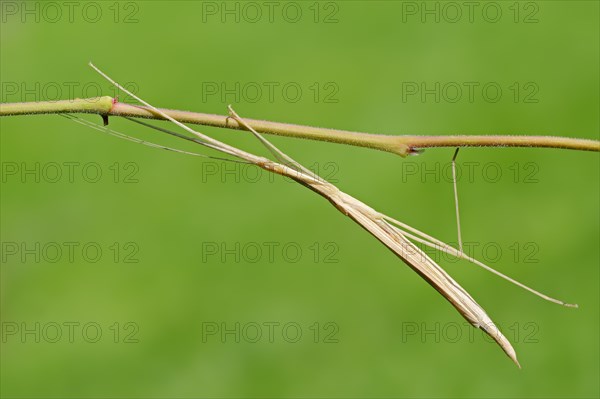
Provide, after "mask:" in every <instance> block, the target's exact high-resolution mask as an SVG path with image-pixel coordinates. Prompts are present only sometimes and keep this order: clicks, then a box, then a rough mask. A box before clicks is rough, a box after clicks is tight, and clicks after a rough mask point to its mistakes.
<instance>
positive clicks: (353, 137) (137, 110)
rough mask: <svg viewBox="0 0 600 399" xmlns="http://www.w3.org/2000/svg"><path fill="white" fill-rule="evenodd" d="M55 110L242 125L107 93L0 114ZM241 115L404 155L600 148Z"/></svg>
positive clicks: (265, 127)
mask: <svg viewBox="0 0 600 399" xmlns="http://www.w3.org/2000/svg"><path fill="white" fill-rule="evenodd" d="M157 111H160V112H157ZM58 113H95V114H99V115H102V116H104V117H105V118H106V117H109V116H127V117H134V118H147V119H159V120H165V119H169V120H176V121H178V122H182V123H191V124H196V125H204V126H214V127H219V128H227V129H236V130H245V128H244V126H242V125H241V124H240V123H239V121H238V120H236V119H235V118H230V117H229V116H225V115H213V114H204V113H199V112H189V111H178V110H170V109H162V108H160V109H159V108H154V107H152V108H150V107H148V106H137V105H131V104H125V103H120V102H117V101H115V100H114V99H113V98H112V97H108V96H105V97H95V98H87V99H75V100H61V101H42V102H29V103H3V104H0V117H1V116H11V115H32V114H58ZM167 117H168V118H167ZM244 121H245V122H246V123H247V124H248V125H249V126H251V127H252V128H253V129H254V130H256V131H257V132H258V133H267V134H274V135H279V136H287V137H296V138H303V139H311V140H320V141H328V142H332V143H340V144H348V145H354V146H359V147H367V148H373V149H376V150H381V151H387V152H391V153H394V154H398V155H400V156H403V157H405V156H407V155H411V154H418V153H419V150H420V149H423V148H431V147H540V148H562V149H570V150H582V151H600V141H598V140H589V139H579V138H570V137H554V136H510V135H501V136H497V135H487V136H486V135H473V136H466V135H462V136H435V135H432V136H417V135H399V136H392V135H383V134H370V133H361V132H351V131H346V130H337V129H327V128H321V127H312V126H304V125H294V124H288V123H279V122H269V121H263V120H256V119H244Z"/></svg>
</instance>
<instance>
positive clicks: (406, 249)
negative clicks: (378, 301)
mask: <svg viewBox="0 0 600 399" xmlns="http://www.w3.org/2000/svg"><path fill="white" fill-rule="evenodd" d="M90 66H91V67H92V68H93V69H94V70H95V71H96V72H98V73H99V74H100V75H101V76H102V77H103V78H105V79H106V80H108V81H109V82H110V83H111V84H113V85H114V86H115V87H117V88H118V89H120V90H122V91H123V92H125V93H127V94H128V95H129V96H131V98H134V99H136V100H137V101H138V102H139V103H141V104H143V105H145V106H146V107H147V108H146V109H148V110H150V111H151V112H153V113H154V114H156V115H158V116H160V117H162V118H164V119H166V120H168V121H170V122H172V123H173V124H175V125H176V126H177V127H179V128H181V129H183V130H184V131H185V132H187V133H189V134H191V135H192V136H188V135H187V134H182V133H177V132H174V131H171V130H168V129H164V128H161V127H157V126H154V125H152V124H149V123H146V122H143V121H139V120H134V119H131V118H127V119H129V120H132V121H134V122H137V123H139V124H142V125H144V126H147V127H150V128H152V129H155V130H158V131H160V132H163V133H167V134H170V135H174V136H176V137H179V138H182V139H185V140H188V141H192V142H194V143H197V144H200V145H202V146H205V147H208V148H210V149H213V150H216V151H218V152H220V153H223V154H226V155H228V156H231V157H233V158H219V159H225V160H228V161H234V162H241V163H248V164H253V165H255V166H257V167H259V168H262V169H264V170H266V171H268V172H271V173H275V174H278V175H282V176H285V177H288V178H290V179H292V180H294V181H296V182H297V183H299V184H301V185H303V186H305V187H307V188H309V189H310V190H312V191H314V192H315V193H317V194H319V195H320V196H322V197H324V198H325V199H327V200H328V201H329V202H330V203H331V204H332V205H333V206H334V207H335V208H336V209H338V210H339V211H340V212H341V213H342V214H344V215H345V216H347V217H349V218H350V219H352V220H353V221H355V222H356V223H357V224H358V225H360V226H361V227H362V228H363V229H365V230H366V231H367V232H369V233H370V234H371V235H372V236H374V237H375V238H376V239H377V240H379V241H380V242H381V243H382V244H383V245H385V246H386V247H387V248H388V249H390V250H391V251H392V252H393V253H394V254H396V256H398V257H399V258H400V259H401V260H402V261H404V263H406V264H407V265H408V266H409V267H410V268H412V269H413V270H414V271H415V272H417V273H418V274H419V275H420V276H421V277H422V278H423V279H424V280H425V281H427V282H428V283H429V284H430V285H431V286H433V288H435V289H436V290H437V291H438V292H439V293H440V294H441V295H442V296H443V297H444V298H446V300H448V302H450V304H452V306H454V308H456V310H457V311H458V312H459V313H460V314H461V315H462V316H463V317H464V318H465V319H466V320H467V321H468V322H469V323H470V324H471V325H473V326H474V327H476V328H480V329H482V330H483V331H484V332H485V333H486V334H488V335H489V336H490V337H491V338H492V339H494V341H495V342H496V343H497V344H498V345H499V346H500V347H501V348H502V350H503V351H504V352H505V353H506V355H507V356H508V357H509V358H510V359H511V360H512V361H513V362H514V363H515V364H516V365H517V366H519V367H521V366H520V364H519V362H518V360H517V355H516V352H515V350H514V348H513V347H512V345H511V343H510V342H509V341H508V339H507V338H506V337H505V336H504V335H503V334H502V332H501V331H500V329H499V328H498V327H497V326H496V324H494V322H493V321H492V319H491V318H490V317H489V316H488V315H487V313H486V312H485V310H484V309H483V308H482V307H481V306H480V305H479V304H478V303H477V302H476V301H475V300H474V299H473V298H472V297H471V295H469V293H468V292H467V291H466V290H465V289H464V288H462V287H461V286H460V285H459V284H458V283H457V282H456V281H455V280H454V279H453V278H452V277H451V276H450V275H449V274H448V273H447V272H446V271H444V270H443V269H442V268H441V267H440V266H439V265H438V264H437V263H436V262H435V261H433V260H432V259H431V258H430V257H429V256H428V255H427V254H426V253H425V252H424V251H423V250H422V249H420V248H419V247H418V246H417V245H416V244H414V243H413V241H414V242H417V243H421V244H423V245H426V246H429V247H433V248H435V249H437V250H440V251H443V252H446V253H448V254H451V255H453V256H456V257H458V258H460V259H464V260H467V261H469V262H471V263H473V264H475V265H477V266H479V267H482V268H484V269H486V270H488V271H490V272H492V273H494V274H496V275H498V276H500V277H502V278H503V279H506V280H508V281H510V282H512V283H513V284H516V285H518V286H519V287H521V288H523V289H525V290H528V291H530V292H532V293H533V294H535V295H538V296H540V297H541V298H543V299H545V300H548V301H551V302H554V303H557V304H560V305H564V306H569V307H576V306H577V305H572V304H568V303H565V302H562V301H560V300H557V299H554V298H551V297H549V296H547V295H544V294H542V293H540V292H538V291H536V290H534V289H532V288H530V287H528V286H525V285H524V284H521V283H520V282H518V281H515V280H513V279H512V278H510V277H508V276H506V275H504V274H502V273H500V272H498V271H496V270H494V269H492V268H491V267H489V266H487V265H485V264H483V263H482V262H480V261H478V260H476V259H474V258H472V257H470V256H468V255H467V254H465V253H464V252H463V249H462V239H461V237H460V218H459V214H458V193H457V189H456V178H455V179H454V180H455V186H454V197H455V201H456V217H457V228H458V235H459V240H458V241H459V249H456V248H454V247H452V246H450V245H448V244H446V243H444V242H442V241H440V240H438V239H436V238H434V237H432V236H430V235H427V234H425V233H423V232H421V231H419V230H417V229H415V228H413V227H411V226H408V225H406V224H404V223H402V222H400V221H398V220H396V219H393V218H391V217H389V216H387V215H385V214H383V213H380V212H378V211H376V210H374V209H373V208H371V207H370V206H368V205H367V204H365V203H363V202H361V201H359V200H358V199H356V198H354V197H352V196H350V195H349V194H347V193H344V192H342V191H340V190H339V189H338V188H337V187H336V186H335V185H333V184H331V183H330V182H328V181H326V180H324V179H323V178H321V177H320V176H318V175H317V174H316V173H313V172H312V171H310V170H308V169H307V168H305V167H304V166H302V165H301V164H300V163H298V162H296V161H295V160H294V159H292V158H291V157H289V156H288V155H286V154H285V153H284V152H282V151H281V150H279V149H278V148H277V147H276V146H274V145H273V144H272V143H271V142H269V141H268V140H267V139H265V138H264V137H263V136H262V135H261V134H259V133H258V132H257V131H256V130H255V129H253V128H252V127H251V126H250V125H248V123H246V121H245V120H244V119H243V118H241V117H240V116H239V115H238V114H237V113H236V112H235V111H234V109H233V108H232V107H231V106H229V107H228V110H229V117H230V118H232V119H234V120H235V121H236V122H237V123H239V124H240V125H241V126H243V127H244V128H245V129H246V130H248V131H249V132H250V133H251V134H252V135H253V136H254V137H256V139H258V140H259V141H260V142H261V143H262V144H263V145H264V146H265V147H266V148H267V149H268V150H269V152H270V153H271V155H272V156H273V157H274V159H275V160H271V159H269V158H266V157H263V156H259V155H255V154H252V153H249V152H246V151H244V150H241V149H239V148H236V147H234V146H231V145H228V144H226V143H223V142H221V141H219V140H216V139H214V138H212V137H210V136H207V135H205V134H203V133H201V132H199V131H197V130H194V129H192V128H190V127H189V126H187V125H184V124H183V123H181V122H179V121H177V120H176V119H174V118H172V117H171V116H169V115H167V114H165V113H164V112H162V111H161V110H159V109H157V108H155V107H154V106H152V105H150V104H149V103H147V102H145V101H144V100H142V99H141V98H139V97H138V96H136V95H135V94H133V93H131V92H130V91H128V90H127V89H125V88H124V87H123V86H121V85H120V84H118V83H117V82H116V81H114V80H113V79H111V78H110V77H109V76H108V75H106V74H105V73H104V72H102V71H101V70H100V69H98V68H97V67H96V66H94V65H93V64H92V63H90ZM65 116H66V117H68V118H70V119H72V120H74V121H76V122H78V123H82V124H84V125H86V126H90V127H92V128H94V129H97V130H101V131H103V132H105V133H109V134H111V135H114V136H117V137H119V138H122V139H126V140H130V141H134V142H137V143H140V144H144V145H149V146H151V147H155V148H161V149H165V150H169V151H175V152H179V153H183V154H187V155H193V156H201V157H209V158H211V156H207V155H204V154H198V153H192V152H187V151H183V150H178V149H175V148H170V147H166V146H162V145H158V144H154V143H151V142H147V141H143V140H139V139H137V138H133V137H131V136H128V135H126V134H123V133H120V132H117V131H115V130H113V129H110V128H109V127H107V126H100V125H96V124H94V123H92V122H89V121H87V120H85V119H81V118H79V117H76V116H74V115H65ZM457 153H458V151H457V152H456V153H455V154H454V158H453V160H452V161H453V167H454V163H455V160H456V155H457ZM212 158H214V157H212ZM454 176H456V175H455V171H454ZM411 240H412V241H411Z"/></svg>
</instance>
